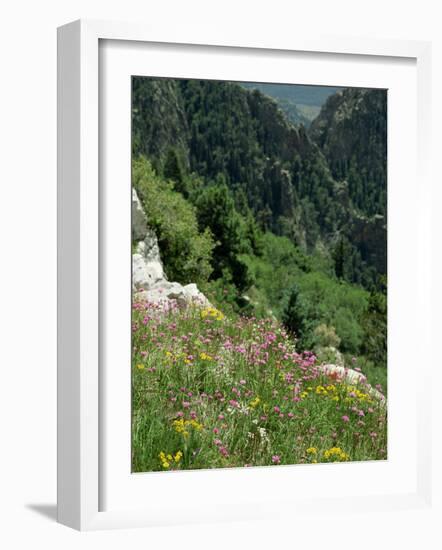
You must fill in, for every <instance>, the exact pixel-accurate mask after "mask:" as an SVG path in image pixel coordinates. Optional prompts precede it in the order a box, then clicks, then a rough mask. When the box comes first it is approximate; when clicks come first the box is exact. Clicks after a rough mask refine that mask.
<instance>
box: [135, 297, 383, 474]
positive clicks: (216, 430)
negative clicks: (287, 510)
mask: <svg viewBox="0 0 442 550" xmlns="http://www.w3.org/2000/svg"><path fill="white" fill-rule="evenodd" d="M132 330H133V365H132V468H133V471H134V472H146V471H159V470H179V469H201V468H221V467H238V466H245V465H251V466H264V465H272V464H298V463H312V462H336V461H347V460H351V461H357V460H378V459H385V458H386V452H387V451H386V449H387V424H386V407H385V406H383V405H381V404H380V403H379V402H377V401H376V400H375V399H374V398H373V397H371V396H370V395H369V393H368V391H369V388H368V386H366V385H361V386H359V387H351V386H349V385H348V384H347V383H346V382H345V381H342V380H335V379H330V378H327V377H325V376H324V375H323V374H322V373H321V370H320V368H319V366H318V364H317V360H316V358H315V356H314V355H313V354H311V353H309V352H305V353H298V352H297V351H296V349H295V342H294V341H293V340H292V339H291V338H290V337H289V336H288V335H287V334H286V333H285V331H284V330H283V328H282V327H281V325H280V324H279V323H278V322H277V321H275V320H270V319H255V318H246V317H239V316H233V315H232V316H230V317H225V316H224V315H223V314H222V313H221V312H220V311H219V310H216V309H214V308H212V309H211V308H206V309H201V308H199V307H196V306H195V307H188V308H187V309H179V308H177V307H172V308H171V309H170V310H169V311H161V307H159V306H153V305H148V304H141V303H134V305H133V329H132Z"/></svg>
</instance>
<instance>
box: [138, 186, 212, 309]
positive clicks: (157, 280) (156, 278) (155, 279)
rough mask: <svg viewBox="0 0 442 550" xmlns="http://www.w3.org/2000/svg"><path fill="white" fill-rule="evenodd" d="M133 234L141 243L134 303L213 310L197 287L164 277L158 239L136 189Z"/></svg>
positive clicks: (139, 243)
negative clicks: (175, 305)
mask: <svg viewBox="0 0 442 550" xmlns="http://www.w3.org/2000/svg"><path fill="white" fill-rule="evenodd" d="M132 232H133V239H134V240H135V241H137V240H138V241H139V242H138V243H137V244H136V247H135V252H134V253H133V254H132V291H133V293H134V297H135V300H139V301H147V302H150V303H152V304H162V305H165V306H166V309H167V306H168V305H171V303H172V302H173V303H176V304H178V306H180V307H185V306H187V305H189V304H195V305H199V306H201V307H208V306H210V305H211V304H210V302H209V300H208V299H207V298H206V297H205V296H204V294H203V293H202V292H200V291H199V289H198V287H197V286H196V284H194V283H190V284H188V285H185V286H183V285H181V284H180V283H176V282H170V281H168V280H167V277H166V274H165V273H164V267H163V263H162V261H161V255H160V249H159V246H158V239H157V237H156V235H155V233H154V232H153V231H152V229H150V228H149V227H148V221H147V218H146V215H145V213H144V210H143V208H142V206H141V203H140V200H139V199H138V196H137V193H136V191H135V189H133V191H132Z"/></svg>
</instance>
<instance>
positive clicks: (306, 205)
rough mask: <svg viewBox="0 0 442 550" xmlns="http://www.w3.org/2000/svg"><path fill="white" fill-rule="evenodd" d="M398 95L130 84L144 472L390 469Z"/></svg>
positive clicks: (138, 415)
mask: <svg viewBox="0 0 442 550" xmlns="http://www.w3.org/2000/svg"><path fill="white" fill-rule="evenodd" d="M295 78H296V77H295ZM387 95H388V91H387V90H386V89H380V88H355V87H337V86H320V85H315V84H314V83H312V84H311V85H306V84H287V83H260V82H233V81H221V80H196V79H182V78H160V77H148V76H136V75H133V76H132V79H131V105H130V108H131V124H132V126H131V139H132V144H131V147H132V149H131V174H132V188H131V201H132V203H131V215H132V222H131V228H132V235H131V240H132V242H131V246H132V255H131V257H132V293H131V294H132V295H131V297H130V296H128V300H130V299H131V307H132V319H131V323H132V325H131V327H128V330H131V354H132V364H131V369H132V372H131V381H132V388H131V392H132V393H131V408H132V415H131V423H132V424H131V466H132V472H133V473H142V472H173V471H183V470H201V469H214V468H243V467H257V466H271V467H277V466H281V465H299V464H305V465H306V464H309V465H310V464H311V465H312V466H311V467H312V468H314V467H315V466H313V465H314V464H321V463H349V462H356V461H379V460H387V459H388V452H387V451H388V438H387V431H388V421H387V410H388V407H387V400H388V385H387V373H388V364H387V214H388V213H387ZM123 368H126V367H124V365H123ZM127 368H129V366H127Z"/></svg>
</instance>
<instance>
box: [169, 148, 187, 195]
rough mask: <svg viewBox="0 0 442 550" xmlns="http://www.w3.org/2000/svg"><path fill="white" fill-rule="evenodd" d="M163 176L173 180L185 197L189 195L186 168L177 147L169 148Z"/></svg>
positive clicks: (176, 188)
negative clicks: (184, 168) (185, 176)
mask: <svg viewBox="0 0 442 550" xmlns="http://www.w3.org/2000/svg"><path fill="white" fill-rule="evenodd" d="M163 176H164V178H165V179H166V180H171V181H173V184H174V189H175V190H176V191H178V192H179V193H182V194H183V195H184V196H185V197H186V196H187V195H188V189H187V186H186V181H185V179H184V170H183V167H182V161H181V159H180V157H179V154H178V152H177V150H176V149H169V150H168V152H167V155H166V160H165V162H164V168H163Z"/></svg>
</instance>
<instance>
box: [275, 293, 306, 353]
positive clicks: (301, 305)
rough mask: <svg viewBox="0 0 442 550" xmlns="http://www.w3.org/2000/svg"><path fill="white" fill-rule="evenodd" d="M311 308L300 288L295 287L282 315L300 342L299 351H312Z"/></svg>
mask: <svg viewBox="0 0 442 550" xmlns="http://www.w3.org/2000/svg"><path fill="white" fill-rule="evenodd" d="M309 309H310V308H309V306H308V304H307V303H306V302H305V300H304V299H303V298H302V296H301V295H300V292H299V287H298V286H297V285H294V286H293V287H292V289H291V290H290V292H289V298H288V302H287V305H286V307H285V309H284V311H283V314H282V319H281V320H282V323H283V325H284V326H285V327H286V329H287V330H288V331H289V333H291V334H292V335H293V336H294V337H295V338H296V339H297V342H298V347H299V349H310V348H311V345H312V338H311V336H312V325H313V322H314V321H313V319H312V318H311V317H310V311H309Z"/></svg>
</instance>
